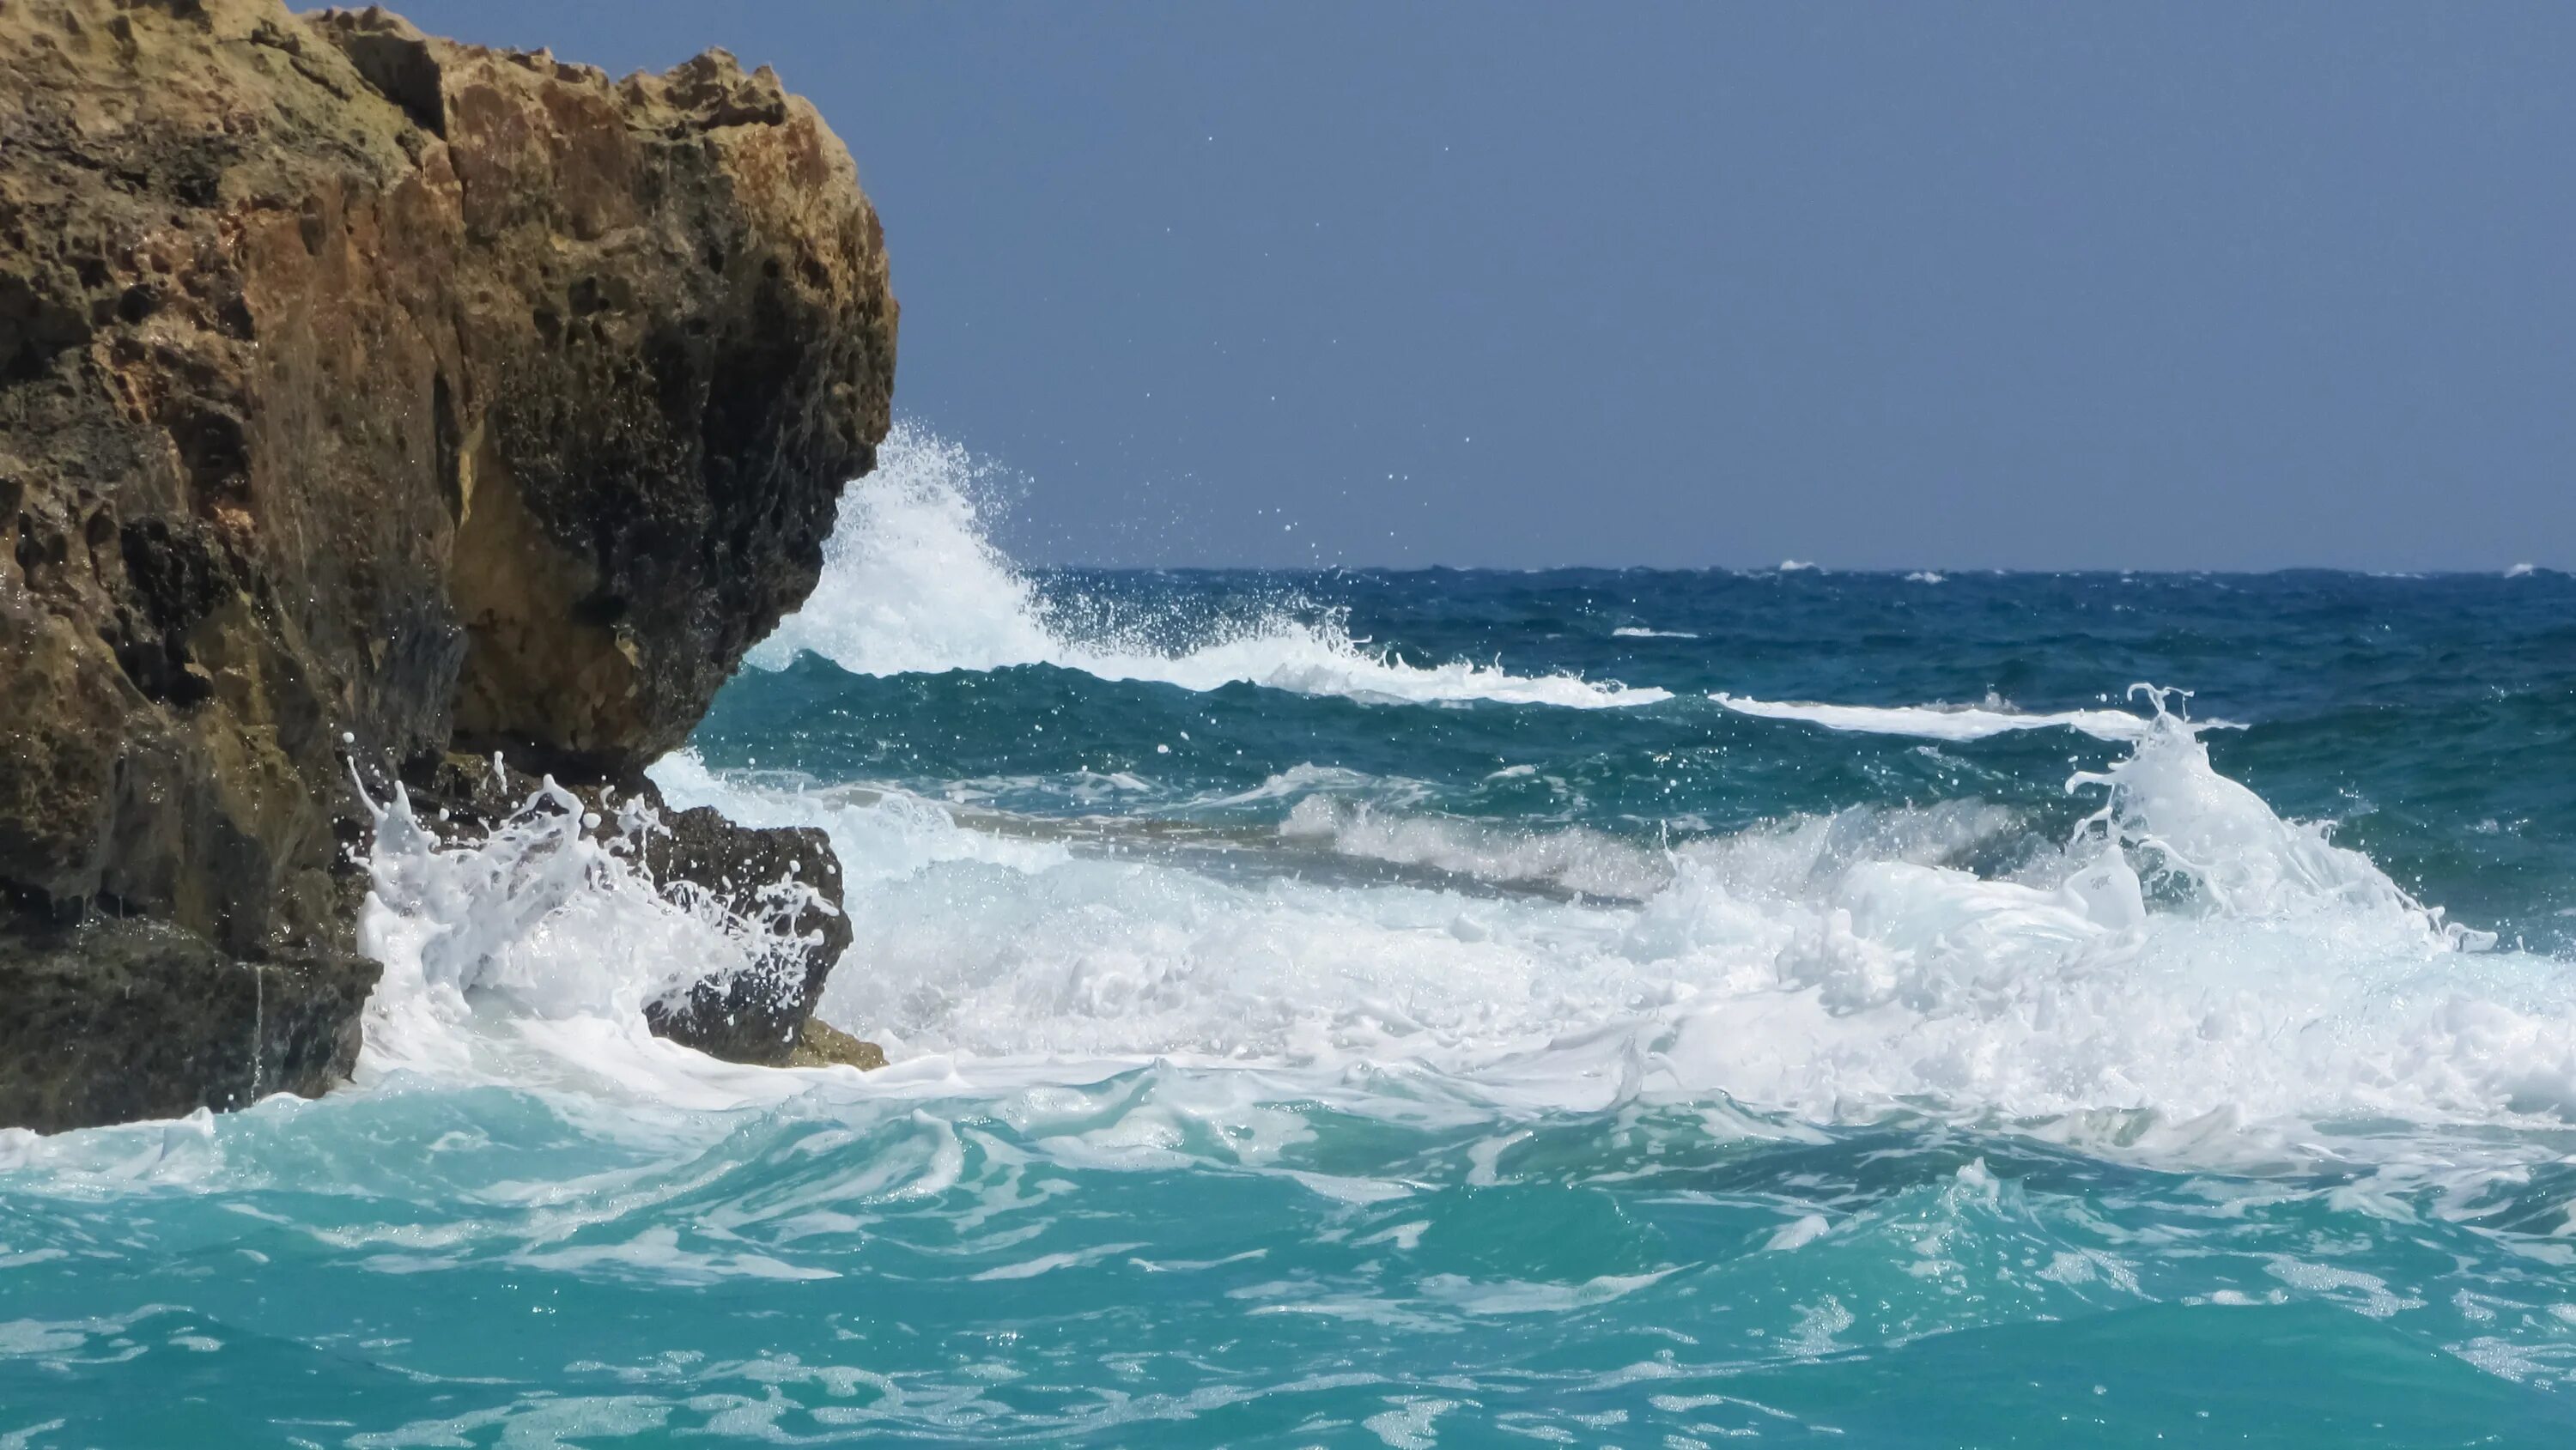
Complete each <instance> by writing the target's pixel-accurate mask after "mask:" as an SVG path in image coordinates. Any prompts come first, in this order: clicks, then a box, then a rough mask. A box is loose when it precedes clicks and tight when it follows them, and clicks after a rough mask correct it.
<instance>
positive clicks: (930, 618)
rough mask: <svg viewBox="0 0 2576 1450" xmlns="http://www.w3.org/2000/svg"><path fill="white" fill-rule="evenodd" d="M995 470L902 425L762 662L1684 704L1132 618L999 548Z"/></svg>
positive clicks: (1316, 634) (1302, 632)
mask: <svg viewBox="0 0 2576 1450" xmlns="http://www.w3.org/2000/svg"><path fill="white" fill-rule="evenodd" d="M992 476H993V469H992V467H991V466H990V465H988V464H986V463H983V462H981V461H980V460H978V459H977V458H976V457H975V456H974V455H973V454H972V453H970V452H968V451H967V450H966V449H965V448H963V447H961V446H960V445H958V444H956V443H952V442H950V441H948V440H946V439H944V438H940V437H938V436H937V435H935V434H933V433H930V432H929V431H927V430H926V429H923V428H920V427H919V426H917V425H914V424H911V423H899V424H897V425H896V426H895V429H894V431H893V432H892V433H890V434H888V435H887V436H886V440H885V444H884V446H883V447H882V448H880V449H879V450H878V455H877V471H876V472H875V473H873V474H871V475H869V476H868V477H867V478H864V479H861V480H858V481H857V482H855V483H852V484H851V485H850V487H849V490H848V491H847V492H846V493H844V494H843V495H842V496H841V516H840V522H839V524H838V525H837V526H836V527H835V528H834V530H833V533H832V537H831V539H830V541H829V542H828V543H826V544H825V546H824V550H823V577H822V580H821V582H820V583H818V584H817V585H816V586H815V589H814V593H813V595H812V596H811V597H809V598H808V599H807V600H806V601H805V606H804V608H803V609H801V610H799V611H798V612H797V613H795V614H793V615H790V616H789V617H788V618H786V619H784V620H781V621H780V622H779V626H778V629H777V632H776V633H774V634H772V635H771V636H770V637H769V638H768V639H767V640H765V641H763V642H762V643H761V644H760V646H759V647H758V648H756V649H754V650H753V651H752V652H751V655H750V661H749V662H750V663H751V664H753V665H756V666H758V667H760V668H763V669H770V670H776V669H783V668H785V667H786V666H787V665H788V664H789V663H791V662H792V661H794V659H795V658H796V656H797V655H798V654H799V653H800V652H805V651H811V652H812V653H814V654H818V655H821V656H823V657H824V658H826V659H828V660H831V661H832V662H833V663H834V664H837V665H839V666H840V667H841V668H843V669H845V670H849V671H851V672H852V673H855V674H863V675H896V674H936V673H940V672H943V671H948V670H998V669H1007V668H1009V667H1011V666H1013V665H1037V664H1044V665H1055V666H1058V667H1060V668H1063V669H1071V670H1080V671H1082V672H1084V673H1086V674H1090V675H1094V676H1097V677H1099V678H1101V679H1104V680H1146V681H1157V682H1160V683H1163V684H1168V685H1177V686H1179V687H1181V688H1182V689H1187V690H1214V689H1218V688H1221V687H1223V686H1225V685H1230V684H1252V685H1260V686H1264V687H1267V688H1270V689H1278V690H1287V691H1292V692H1294V693H1297V694H1303V695H1338V696H1342V697H1345V698H1348V699H1355V700H1364V701H1371V702H1380V703H1404V704H1437V703H1448V702H1463V701H1472V700H1485V701H1493V702H1497V703H1501V704H1513V705H1557V706H1564V707H1568V708H1574V709H1600V708H1604V707H1613V706H1626V705H1650V704H1653V703H1655V702H1657V701H1660V700H1667V699H1670V698H1672V696H1671V693H1670V692H1669V691H1665V690H1660V689H1651V688H1643V689H1630V688H1627V687H1625V686H1622V685H1619V684H1617V683H1612V682H1602V683H1595V682H1592V681H1587V680H1584V679H1581V678H1578V677H1576V676H1573V675H1517V674H1513V673H1511V672H1509V671H1507V670H1505V669H1503V668H1502V667H1501V666H1500V665H1498V664H1497V665H1488V664H1477V663H1475V662H1473V661H1467V660H1459V661H1453V662H1451V663H1447V664H1440V665H1427V666H1426V665H1415V664H1408V663H1406V662H1404V661H1402V660H1399V659H1397V658H1396V657H1395V655H1394V652H1393V651H1392V650H1385V649H1378V650H1372V649H1371V648H1370V647H1369V646H1368V645H1367V644H1365V643H1364V642H1362V641H1359V640H1355V639H1353V638H1352V637H1351V635H1350V632H1349V630H1348V629H1347V628H1345V627H1344V626H1343V623H1342V621H1341V619H1340V617H1339V616H1338V615H1336V614H1333V613H1329V612H1328V613H1326V614H1325V615H1324V616H1323V618H1322V619H1321V621H1320V622H1317V621H1309V620H1306V619H1301V618H1298V617H1296V615H1295V614H1293V613H1291V612H1290V611H1289V610H1288V609H1286V608H1279V607H1274V608H1271V609H1268V610H1265V611H1262V612H1258V613H1254V614H1251V615H1249V616H1237V617H1224V616H1219V617H1209V618H1191V617H1188V616H1186V615H1184V614H1181V613H1178V612H1172V611H1163V612H1152V613H1144V614H1135V613H1129V614H1127V615H1125V616H1123V617H1122V616H1120V615H1119V614H1117V613H1115V612H1111V611H1105V610H1100V609H1096V608H1091V607H1086V606H1087V603H1088V602H1086V601H1074V602H1073V604H1072V605H1071V606H1070V607H1068V605H1067V604H1066V603H1065V602H1063V601H1053V602H1051V601H1049V600H1048V599H1047V598H1045V597H1043V596H1042V594H1041V593H1040V591H1039V589H1038V588H1037V586H1036V584H1035V583H1033V582H1032V581H1031V580H1030V579H1029V577H1028V576H1027V575H1026V574H1025V573H1024V572H1022V571H1021V570H1020V568H1019V567H1018V566H1017V565H1015V564H1014V563H1013V562H1012V561H1011V560H1010V559H1009V558H1008V557H1007V556H1006V555H1004V554H1003V553H1002V551H1001V550H1000V549H998V548H997V547H995V546H994V544H993V542H992V539H991V537H990V534H989V532H988V530H987V528H986V524H985V519H984V514H983V505H982V503H980V502H979V500H980V499H981V498H984V497H987V496H989V494H990V492H991V482H992ZM1077 619H1080V620H1082V622H1081V623H1079V624H1077V623H1076V622H1075V621H1076V620H1077Z"/></svg>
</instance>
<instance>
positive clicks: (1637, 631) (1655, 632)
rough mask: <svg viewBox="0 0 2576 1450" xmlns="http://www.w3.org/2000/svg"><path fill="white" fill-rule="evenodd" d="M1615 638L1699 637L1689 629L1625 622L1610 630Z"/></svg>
mask: <svg viewBox="0 0 2576 1450" xmlns="http://www.w3.org/2000/svg"><path fill="white" fill-rule="evenodd" d="M1610 635H1611V637H1612V638H1613V639H1697V638H1699V636H1698V635H1696V634H1693V633H1691V632H1690V631H1689V630H1687V629H1647V628H1645V627H1644V626H1642V625H1635V624H1623V625H1621V626H1619V627H1618V628H1617V629H1614V630H1612V631H1610Z"/></svg>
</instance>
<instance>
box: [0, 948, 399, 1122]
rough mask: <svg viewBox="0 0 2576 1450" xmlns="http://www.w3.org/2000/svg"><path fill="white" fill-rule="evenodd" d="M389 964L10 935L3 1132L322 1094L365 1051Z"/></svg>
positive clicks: (0, 1008)
mask: <svg viewBox="0 0 2576 1450" xmlns="http://www.w3.org/2000/svg"><path fill="white" fill-rule="evenodd" d="M375 980H376V965H375V963H373V962H370V961H367V960H365V959H364V958H362V957H359V956H357V955H355V954H353V953H333V954H327V955H308V956H302V957H289V956H277V957H272V958H271V959H269V960H265V961H257V962H251V961H243V960H241V959H239V958H237V957H232V956H228V955H226V954H225V953H223V952H220V951H217V950H216V949H215V948H214V947H212V946H210V945H209V944H208V943H207V942H206V939H205V938H204V937H202V936H199V935H197V934H196V933H195V932H192V931H188V930H186V929H185V928H183V927H177V926H172V925H171V924H169V923H168V922H165V921H152V920H147V919H142V918H133V919H128V920H123V921H118V920H115V919H112V918H94V919H92V920H90V921H86V922H82V923H80V924H78V925H76V926H70V927H61V928H54V929H50V930H38V931H33V932H18V933H10V934H0V1123H6V1124H9V1125H11V1126H15V1127H27V1128H34V1129H36V1130H38V1131H40V1132H55V1131H59V1130H61V1129H64V1128H79V1127H86V1126H89V1125H91V1124H96V1123H114V1122H123V1121H127V1120H130V1119H134V1118H171V1117H179V1116H181V1115H184V1114H186V1113H190V1112H194V1111H195V1110H196V1109H198V1108H201V1107H204V1108H217V1109H223V1108H239V1107H248V1106H249V1105H250V1104H252V1103H254V1102H257V1101H258V1100H259V1099H261V1098H263V1097H266V1096H268V1095H269V1094H271V1093H302V1094H305V1095H307V1096H311V1095H313V1094H316V1093H319V1092H321V1091H322V1090H323V1089H324V1088H327V1087H329V1086H330V1085H331V1084H332V1083H333V1082H335V1081H337V1080H338V1079H339V1078H340V1077H341V1076H343V1075H345V1074H346V1073H347V1071H348V1065H349V1063H350V1061H351V1060H352V1059H353V1058H355V1057H356V1055H357V1051H358V1013H359V1011H360V1009H361V1008H363V1007H364V1006H365V1005H366V1001H367V991H368V989H369V988H370V987H372V986H374V985H375Z"/></svg>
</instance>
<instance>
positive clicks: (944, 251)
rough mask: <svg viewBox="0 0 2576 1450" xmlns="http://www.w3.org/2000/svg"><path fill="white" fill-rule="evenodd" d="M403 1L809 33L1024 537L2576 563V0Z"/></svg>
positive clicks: (1342, 550)
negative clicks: (1868, 1)
mask: <svg viewBox="0 0 2576 1450" xmlns="http://www.w3.org/2000/svg"><path fill="white" fill-rule="evenodd" d="M399 8H402V9H404V10H405V12H406V13H408V14H410V15H411V16H412V17H413V18H414V19H415V20H417V21H418V22H420V23H421V24H422V25H423V26H424V27H425V28H428V29H431V30H434V31H439V32H443V33H446V34H450V35H454V36H458V37H460V38H463V39H468V40H479V41H485V42H489V43H496V44H521V45H539V44H544V45H551V46H552V47H554V49H555V51H556V53H557V54H558V55H561V56H563V57H565V58H567V59H575V60H583V61H589V62H593V63H597V64H601V65H605V66H607V67H608V68H609V69H610V70H612V71H614V72H619V73H623V72H624V71H626V70H630V69H634V68H637V67H644V66H650V67H654V68H660V67H663V66H667V65H670V64H672V63H674V62H677V61H679V60H681V59H683V58H685V57H686V56H687V55H689V54H691V53H693V52H695V51H697V50H699V49H702V48H704V47H706V46H710V45H722V46H724V47H726V48H727V49H730V50H732V51H733V52H734V53H735V54H737V55H739V56H740V57H742V59H743V60H744V62H745V63H746V64H758V63H762V62H767V63H770V64H773V65H775V66H776V67H777V68H778V70H779V71H780V73H781V74H782V75H783V76H784V77H785V78H786V80H787V82H788V84H789V85H790V86H791V87H793V88H795V89H797V90H799V91H802V92H803V93H805V94H806V95H807V96H809V97H811V98H812V99H813V100H814V101H815V102H816V104H818V105H819V106H820V107H821V108H822V110H823V113H824V115H825V116H826V117H827V118H829V120H830V121H831V123H832V125H833V127H834V129H835V130H837V131H838V132H839V133H840V135H841V137H842V139H844V140H845V141H847V142H848V143H849V145H850V149H851V150H852V152H854V153H855V154H856V155H857V157H858V161H859V169H860V174H861V177H862V178H863V180H864V182H865V184H866V186H867V188H868V191H869V193H870V194H871V195H872V196H873V197H874V198H875V201H876V204H877V206H878V209H879V210H880V211H881V212H882V213H883V215H884V218H885V224H886V234H887V238H888V243H889V247H890V249H891V251H892V254H893V262H894V279H895V290H896V293H897V295H898V296H900V297H901V299H902V301H903V308H904V313H903V336H902V353H901V359H900V364H899V367H898V373H897V384H896V390H895V402H896V408H897V410H898V412H900V413H902V414H904V415H907V416H909V417H912V418H915V419H917V420H920V421H921V422H923V423H925V424H927V425H929V426H930V427H932V428H934V429H935V430H936V431H938V432H940V433H942V434H944V435H946V436H948V437H950V438H953V439H956V440H957V441H959V442H962V443H964V444H966V445H968V446H969V447H971V448H973V449H974V450H976V451H977V452H979V453H981V454H984V455H986V456H989V457H991V458H993V459H995V460H997V461H998V462H1000V463H1002V464H1005V465H1007V466H1008V467H1009V468H1011V469H1013V470H1016V471H1017V472H1018V473H1019V474H1021V475H1024V476H1025V477H1026V478H1027V480H1028V487H1027V490H1026V493H1025V495H1024V496H1023V497H1022V498H1020V500H1019V501H1018V503H1017V504H1016V513H1015V515H1014V518H1013V520H1012V523H1011V525H1010V527H1009V530H1008V537H1009V538H1010V540H1011V541H1012V543H1013V545H1014V547H1015V548H1016V549H1017V551H1018V552H1020V553H1021V554H1022V555H1023V556H1024V557H1030V558H1036V559H1044V560H1051V561H1058V562H1091V563H1122V564H1138V563H1142V564H1234V563H1250V564H1313V563H1341V564H1430V563H1448V564H1493V565H1509V566H1531V565H1543V564H1659V565H1704V564H1738V565H1740V564H1756V563H1775V562H1777V561H1779V560H1780V559H1782V558H1784V557H1796V558H1799V559H1809V560H1815V561H1818V562H1821V563H1823V564H1826V565H1828V566H1841V567H1850V568H1866V567H1890V566H1895V567H1911V566H1917V565H1936V566H1955V567H1970V566H1988V565H1993V566H2017V567H2183V568H2272V567H2278V566H2284V565H2298V564H2319V565H2340V566H2353V567H2368V568H2388V569H2414V568H2468V569H2494V568H2501V567H2503V566H2505V565H2507V564H2510V563H2513V562H2516V561H2521V560H2535V561H2537V562H2540V563H2542V564H2554V565H2557V566H2561V567H2566V566H2571V565H2576V487H2571V477H2570V475H2571V469H2576V80H2571V77H2576V7H2571V6H2566V5H2561V4H2548V5H2508V4H2481V5H2477V6H2468V7H2443V6H2432V5H2422V4H2412V3H2409V4H2396V5H2388V4H2377V3H2354V0H2334V3H2323V4H2312V5H2311V4H2299V5H2289V4H2262V5H2253V6H2246V5H2238V4H2227V5H2157V6H2117V7H2115V6H2110V5H2103V4H2091V3H2085V4H2058V3H2049V4H2020V5H2014V4H1985V3H1979V4H1922V5H1778V4H1759V5H1756V4H1716V3H1690V4H1672V5H1643V4H1631V5H1621V6H1590V5H1587V6H1573V5H1547V6H1534V5H1532V6H1524V5H1507V4H1499V3H1495V0H1467V3H1446V0H1443V3H1428V0H1410V3H1401V4H1359V3H1346V4H1317V3H1308V0H1300V3H1297V4H1293V5H1292V4H1284V3H1283V4H1278V5H1269V6H1258V7H1256V6H1252V5H1246V4H1232V3H1214V4H1190V5H1180V4H1172V5H1150V6H1148V5H1112V6H1090V5H1084V6H1074V5H1052V4H1048V5H1037V4H992V3H978V4H958V5H947V6H937V7H933V6H928V5H918V4H901V5H859V4H845V3H804V4H799V3H783V0H762V3H758V4H741V5H732V4H716V3H710V0H691V3H675V0H620V3H616V4H588V5H568V4H567V5H544V4H528V3H525V0H514V3H489V0H410V3H408V4H405V5H402V6H400V7H399Z"/></svg>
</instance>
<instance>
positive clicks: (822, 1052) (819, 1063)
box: [787, 1017, 886, 1072]
mask: <svg viewBox="0 0 2576 1450" xmlns="http://www.w3.org/2000/svg"><path fill="white" fill-rule="evenodd" d="M885 1065H886V1055H885V1049H884V1048H882V1047H879V1046H877V1045H876V1044H875V1043H873V1042H861V1041H860V1040H859V1039H857V1038H855V1037H852V1036H851V1035H850V1034H848V1033H846V1032H843V1031H842V1030H841V1029H840V1028H838V1027H835V1026H833V1025H832V1024H831V1023H829V1022H826V1021H824V1020H823V1019H822V1018H820V1017H810V1018H807V1019H806V1022H805V1030H804V1034H803V1035H802V1036H801V1037H799V1038H798V1039H797V1040H796V1050H795V1051H794V1052H793V1053H790V1054H789V1055H788V1058H787V1066H789V1067H855V1068H857V1069H858V1070H859V1071H861V1072H874V1071H876V1070H877V1069H878V1068H881V1067H883V1066H885Z"/></svg>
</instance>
